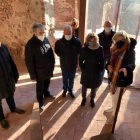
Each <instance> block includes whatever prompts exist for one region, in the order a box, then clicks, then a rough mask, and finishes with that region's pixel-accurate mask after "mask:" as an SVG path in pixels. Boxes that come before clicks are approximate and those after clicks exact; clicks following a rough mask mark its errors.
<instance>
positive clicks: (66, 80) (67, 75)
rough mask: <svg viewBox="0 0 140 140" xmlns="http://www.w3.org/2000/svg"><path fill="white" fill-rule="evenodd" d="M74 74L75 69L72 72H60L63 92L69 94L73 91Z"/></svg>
mask: <svg viewBox="0 0 140 140" xmlns="http://www.w3.org/2000/svg"><path fill="white" fill-rule="evenodd" d="M75 73H76V69H75V70H73V71H65V70H62V76H63V89H64V91H69V92H72V91H73V85H74V78H75Z"/></svg>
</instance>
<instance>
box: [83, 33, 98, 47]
mask: <svg viewBox="0 0 140 140" xmlns="http://www.w3.org/2000/svg"><path fill="white" fill-rule="evenodd" d="M98 42H99V38H98V36H97V35H96V34H95V33H94V32H92V33H89V34H88V35H87V37H86V44H89V46H90V47H94V46H95V45H96V44H97V43H98Z"/></svg>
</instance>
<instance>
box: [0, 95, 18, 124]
mask: <svg viewBox="0 0 140 140" xmlns="http://www.w3.org/2000/svg"><path fill="white" fill-rule="evenodd" d="M6 102H7V104H8V106H9V109H10V110H11V111H13V110H14V109H15V108H16V105H15V101H14V97H13V96H12V97H8V98H6ZM3 119H5V117H4V113H3V108H2V100H1V99H0V121H1V120H3Z"/></svg>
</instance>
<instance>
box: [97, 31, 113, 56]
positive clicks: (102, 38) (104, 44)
mask: <svg viewBox="0 0 140 140" xmlns="http://www.w3.org/2000/svg"><path fill="white" fill-rule="evenodd" d="M114 34H115V32H114V31H112V30H111V33H110V35H109V36H108V37H109V38H110V41H111V44H110V46H108V45H107V42H106V39H105V31H103V32H101V33H99V34H98V37H99V43H100V45H101V46H102V47H103V49H104V57H105V58H108V57H110V56H111V52H110V47H111V45H112V37H113V36H114Z"/></svg>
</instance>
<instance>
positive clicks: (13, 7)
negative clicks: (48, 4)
mask: <svg viewBox="0 0 140 140" xmlns="http://www.w3.org/2000/svg"><path fill="white" fill-rule="evenodd" d="M44 11H45V9H44V3H43V1H42V0H0V41H1V42H2V43H3V44H5V45H7V47H8V48H9V50H10V52H11V54H12V56H15V57H17V58H22V59H23V58H24V47H25V44H26V43H27V41H28V40H29V39H30V38H31V37H32V31H31V27H32V25H33V24H34V23H35V22H40V23H45V19H44Z"/></svg>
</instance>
